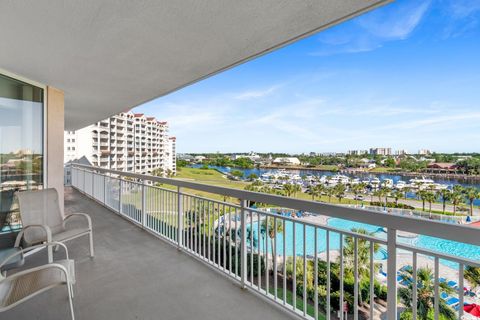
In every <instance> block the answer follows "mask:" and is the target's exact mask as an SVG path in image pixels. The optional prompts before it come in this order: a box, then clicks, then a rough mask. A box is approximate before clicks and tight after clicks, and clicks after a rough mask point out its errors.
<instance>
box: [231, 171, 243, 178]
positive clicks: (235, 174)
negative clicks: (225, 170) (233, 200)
mask: <svg viewBox="0 0 480 320" xmlns="http://www.w3.org/2000/svg"><path fill="white" fill-rule="evenodd" d="M230 174H231V175H232V176H233V177H235V178H238V179H241V178H243V172H242V171H240V170H232V171H231V172H230Z"/></svg>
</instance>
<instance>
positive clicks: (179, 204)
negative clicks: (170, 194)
mask: <svg viewBox="0 0 480 320" xmlns="http://www.w3.org/2000/svg"><path fill="white" fill-rule="evenodd" d="M182 240H183V196H182V188H181V187H177V245H178V249H179V250H180V249H181V248H182V245H183V243H182V242H183V241H182Z"/></svg>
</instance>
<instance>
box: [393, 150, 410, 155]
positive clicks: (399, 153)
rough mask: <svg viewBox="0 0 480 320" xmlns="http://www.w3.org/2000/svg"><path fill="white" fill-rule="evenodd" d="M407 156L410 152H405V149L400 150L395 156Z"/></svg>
mask: <svg viewBox="0 0 480 320" xmlns="http://www.w3.org/2000/svg"><path fill="white" fill-rule="evenodd" d="M407 154H408V151H407V150H405V149H400V150H397V151H395V155H397V156H404V155H407Z"/></svg>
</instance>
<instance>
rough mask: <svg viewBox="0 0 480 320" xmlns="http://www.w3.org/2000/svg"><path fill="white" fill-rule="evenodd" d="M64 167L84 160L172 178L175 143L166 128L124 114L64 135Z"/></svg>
mask: <svg viewBox="0 0 480 320" xmlns="http://www.w3.org/2000/svg"><path fill="white" fill-rule="evenodd" d="M64 144H65V152H64V163H67V162H69V161H72V160H74V159H80V158H82V157H85V158H86V159H87V160H88V161H89V162H90V163H91V164H92V165H94V166H98V167H101V168H105V169H112V170H119V171H126V172H135V173H141V174H149V173H152V172H153V171H154V170H160V171H162V172H164V173H166V172H168V170H170V171H171V172H173V174H175V172H176V167H175V154H174V153H172V148H173V150H174V149H175V140H169V136H168V124H167V122H164V121H158V120H157V119H155V118H154V117H147V116H145V115H144V114H142V113H135V114H134V113H132V112H123V113H120V114H118V115H115V116H112V117H110V118H107V119H104V120H102V121H99V122H97V123H96V124H93V125H90V126H88V127H85V128H82V129H79V130H77V131H65V132H64Z"/></svg>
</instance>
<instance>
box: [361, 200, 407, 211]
mask: <svg viewBox="0 0 480 320" xmlns="http://www.w3.org/2000/svg"><path fill="white" fill-rule="evenodd" d="M370 205H371V206H375V207H385V203H384V202H378V201H373V202H370ZM386 207H387V208H395V209H406V210H415V207H412V206H410V205H408V204H404V203H397V204H395V202H387V206H386Z"/></svg>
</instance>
